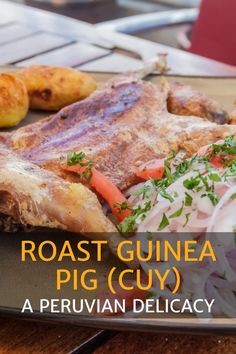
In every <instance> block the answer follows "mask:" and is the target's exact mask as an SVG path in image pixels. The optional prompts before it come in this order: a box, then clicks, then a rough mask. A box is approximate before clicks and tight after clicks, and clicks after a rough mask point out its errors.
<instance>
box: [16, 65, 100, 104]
mask: <svg viewBox="0 0 236 354" xmlns="http://www.w3.org/2000/svg"><path fill="white" fill-rule="evenodd" d="M17 75H18V77H20V78H21V79H22V80H24V82H25V85H26V87H27V91H28V95H29V99H30V108H32V109H40V110H47V111H57V110H59V109H61V108H63V107H65V106H67V105H69V104H71V103H74V102H76V101H79V100H81V99H83V98H85V97H87V96H89V95H90V94H91V93H92V92H93V91H94V90H95V89H96V83H95V81H94V80H93V78H92V77H91V76H90V75H88V74H85V73H81V72H79V71H77V70H74V69H71V68H65V67H52V66H44V65H37V66H30V67H28V68H25V69H21V70H19V71H18V73H17Z"/></svg>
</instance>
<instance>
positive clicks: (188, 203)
mask: <svg viewBox="0 0 236 354" xmlns="http://www.w3.org/2000/svg"><path fill="white" fill-rule="evenodd" d="M192 202H193V198H192V197H191V195H190V194H188V193H187V192H185V202H184V205H185V206H191V205H192Z"/></svg>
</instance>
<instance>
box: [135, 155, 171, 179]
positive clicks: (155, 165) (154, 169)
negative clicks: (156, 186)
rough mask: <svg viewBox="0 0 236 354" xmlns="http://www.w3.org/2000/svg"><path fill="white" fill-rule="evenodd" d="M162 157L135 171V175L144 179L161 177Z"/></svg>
mask: <svg viewBox="0 0 236 354" xmlns="http://www.w3.org/2000/svg"><path fill="white" fill-rule="evenodd" d="M164 161H165V160H164V159H160V160H155V161H153V162H152V163H151V164H150V165H147V166H145V167H144V168H143V169H142V170H140V171H137V172H136V175H137V176H138V177H140V178H142V179H144V180H149V179H161V178H162V177H163V175H164V172H165V165H164Z"/></svg>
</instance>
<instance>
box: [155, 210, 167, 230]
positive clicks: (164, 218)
mask: <svg viewBox="0 0 236 354" xmlns="http://www.w3.org/2000/svg"><path fill="white" fill-rule="evenodd" d="M169 224H170V223H169V220H168V218H167V216H166V214H165V213H164V214H163V217H162V220H161V222H160V225H159V227H158V231H161V230H163V229H164V228H166V226H168V225H169Z"/></svg>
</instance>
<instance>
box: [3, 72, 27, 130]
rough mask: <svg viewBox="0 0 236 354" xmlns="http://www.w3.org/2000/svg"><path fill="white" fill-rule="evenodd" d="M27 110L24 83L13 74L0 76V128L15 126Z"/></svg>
mask: <svg viewBox="0 0 236 354" xmlns="http://www.w3.org/2000/svg"><path fill="white" fill-rule="evenodd" d="M28 109H29V97H28V94H27V90H26V87H25V84H24V82H23V81H21V80H20V79H19V78H17V77H16V76H15V75H13V74H0V128H7V127H13V126H15V125H17V124H18V123H19V122H20V121H21V120H22V119H23V118H24V117H25V116H26V114H27V112H28Z"/></svg>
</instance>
